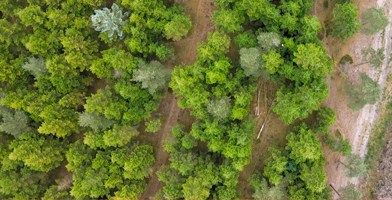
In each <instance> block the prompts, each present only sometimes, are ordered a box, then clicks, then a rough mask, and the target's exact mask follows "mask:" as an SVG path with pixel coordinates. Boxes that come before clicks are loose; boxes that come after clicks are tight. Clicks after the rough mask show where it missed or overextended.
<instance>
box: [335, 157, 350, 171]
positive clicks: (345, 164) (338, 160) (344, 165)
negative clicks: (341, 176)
mask: <svg viewBox="0 0 392 200" xmlns="http://www.w3.org/2000/svg"><path fill="white" fill-rule="evenodd" d="M338 162H339V163H340V164H342V165H344V166H345V167H347V168H349V169H351V170H353V168H352V167H350V166H348V165H346V164H344V163H343V162H342V161H340V159H339V160H338Z"/></svg>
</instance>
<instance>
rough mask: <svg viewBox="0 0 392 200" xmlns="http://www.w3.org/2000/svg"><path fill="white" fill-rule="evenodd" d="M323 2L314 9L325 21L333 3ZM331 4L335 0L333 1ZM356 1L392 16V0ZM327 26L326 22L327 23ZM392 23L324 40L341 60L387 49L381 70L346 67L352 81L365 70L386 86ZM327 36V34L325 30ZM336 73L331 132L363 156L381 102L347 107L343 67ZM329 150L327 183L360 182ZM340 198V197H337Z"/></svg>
mask: <svg viewBox="0 0 392 200" xmlns="http://www.w3.org/2000/svg"><path fill="white" fill-rule="evenodd" d="M323 3H324V2H323V1H319V2H318V3H317V4H316V5H315V8H314V14H315V15H316V16H317V17H319V18H320V21H321V22H322V23H324V21H325V19H327V18H330V17H331V16H328V14H329V15H330V14H331V11H332V10H331V9H332V8H331V6H330V8H328V9H326V8H325V7H324V5H323ZM329 4H330V5H331V1H330V2H329ZM355 4H356V5H357V6H358V8H359V10H360V13H362V12H364V11H365V10H366V9H367V8H371V7H381V8H384V9H385V14H386V16H388V18H389V19H390V21H391V19H392V12H391V10H392V2H391V1H387V0H378V1H369V0H357V1H356V2H355ZM323 27H325V24H323ZM390 30H391V25H388V26H387V27H386V29H385V33H382V32H380V33H377V34H375V35H364V34H361V33H358V34H355V35H354V37H352V38H349V39H347V40H346V41H345V42H344V43H342V42H341V41H340V40H339V39H337V38H334V37H331V36H328V37H326V38H324V39H323V42H324V44H325V46H326V48H327V50H328V52H329V55H330V56H331V57H332V58H333V59H334V60H335V61H336V63H338V62H339V61H340V59H341V58H342V57H343V56H344V55H347V54H348V55H350V56H351V57H352V58H353V60H354V64H358V63H360V62H361V50H366V49H367V48H369V47H373V48H374V49H376V50H377V49H379V48H384V52H385V60H384V63H383V65H382V67H381V68H379V69H377V68H374V67H371V66H368V65H362V66H358V67H354V66H351V67H350V68H346V69H345V72H346V73H347V74H348V79H347V80H348V81H349V82H350V83H351V84H356V83H358V82H359V74H358V72H364V73H366V74H367V75H369V76H370V77H372V78H373V79H374V80H377V81H378V83H379V84H380V86H381V87H382V88H384V86H385V83H386V77H387V75H388V74H389V70H388V61H389V58H390V53H391V36H392V32H391V31H390ZM324 35H326V34H325V33H324ZM335 70H336V71H335V72H334V73H333V74H332V75H331V76H330V77H329V80H328V85H329V90H330V93H329V98H328V99H326V100H325V101H324V104H325V105H327V106H329V107H331V108H332V109H334V110H335V111H336V114H337V115H336V118H337V122H336V124H335V125H333V126H332V127H330V131H335V130H339V131H340V132H341V133H342V135H343V136H344V137H345V138H349V139H350V142H351V145H352V147H353V153H356V154H360V155H361V156H362V157H364V155H365V154H366V152H367V144H368V141H369V135H370V131H371V128H372V124H373V123H374V122H375V120H376V118H377V110H378V108H379V103H377V104H375V105H366V106H365V107H364V108H363V109H361V110H360V111H358V112H353V111H351V110H350V109H349V108H348V107H347V97H346V96H345V95H344V94H343V93H342V88H341V84H342V81H343V80H342V78H341V77H340V76H339V74H340V70H341V69H340V68H339V66H336V67H335ZM324 149H325V156H326V158H327V163H326V165H325V170H326V173H327V176H328V182H327V184H332V185H333V186H334V187H335V188H339V187H341V186H345V185H346V184H347V182H348V181H350V182H353V183H358V181H357V179H350V180H349V179H347V178H345V177H344V175H343V171H342V167H341V166H340V165H338V163H337V160H338V159H341V160H344V158H343V157H342V156H341V155H340V154H338V153H334V152H332V151H330V150H329V149H328V148H324ZM335 197H336V196H335Z"/></svg>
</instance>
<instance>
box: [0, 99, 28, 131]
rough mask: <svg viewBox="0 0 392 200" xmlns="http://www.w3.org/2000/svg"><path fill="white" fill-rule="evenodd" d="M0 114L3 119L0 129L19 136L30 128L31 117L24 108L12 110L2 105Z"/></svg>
mask: <svg viewBox="0 0 392 200" xmlns="http://www.w3.org/2000/svg"><path fill="white" fill-rule="evenodd" d="M0 115H1V116H2V121H3V123H1V124H0V131H2V132H6V133H8V134H11V135H13V136H14V137H19V136H20V135H21V134H22V133H25V132H28V131H29V130H30V126H29V117H28V116H27V115H26V113H25V112H24V111H23V110H11V109H9V108H7V107H5V106H0Z"/></svg>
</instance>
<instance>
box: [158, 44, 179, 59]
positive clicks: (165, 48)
mask: <svg viewBox="0 0 392 200" xmlns="http://www.w3.org/2000/svg"><path fill="white" fill-rule="evenodd" d="M156 54H157V56H158V58H159V60H161V61H163V62H165V61H167V60H168V59H169V58H173V59H174V57H175V55H174V47H173V46H172V45H164V44H161V45H159V46H158V47H157V49H156Z"/></svg>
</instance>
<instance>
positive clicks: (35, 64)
mask: <svg viewBox="0 0 392 200" xmlns="http://www.w3.org/2000/svg"><path fill="white" fill-rule="evenodd" d="M22 68H23V69H24V70H26V71H29V72H30V73H31V74H32V75H33V76H34V77H35V79H38V78H39V76H40V75H42V74H48V69H47V68H46V65H45V59H44V58H43V57H41V56H38V58H35V57H30V58H28V61H27V62H25V64H24V65H23V66H22Z"/></svg>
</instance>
